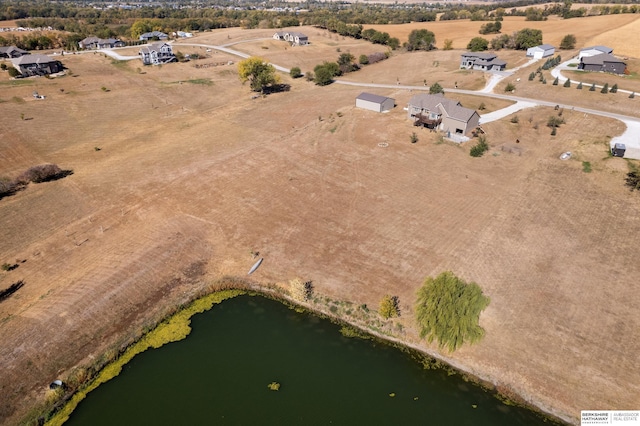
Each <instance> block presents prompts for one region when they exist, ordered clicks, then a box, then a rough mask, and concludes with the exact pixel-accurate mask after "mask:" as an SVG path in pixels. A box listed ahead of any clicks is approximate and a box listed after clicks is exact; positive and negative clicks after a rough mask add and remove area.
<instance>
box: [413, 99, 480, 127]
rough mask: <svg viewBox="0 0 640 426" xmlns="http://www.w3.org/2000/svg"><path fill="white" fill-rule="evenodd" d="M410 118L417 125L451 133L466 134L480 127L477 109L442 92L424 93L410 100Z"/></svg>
mask: <svg viewBox="0 0 640 426" xmlns="http://www.w3.org/2000/svg"><path fill="white" fill-rule="evenodd" d="M407 114H408V118H409V119H410V120H412V121H413V124H414V125H415V126H423V127H427V128H429V129H433V130H441V131H443V132H446V133H447V134H449V135H457V136H464V135H466V134H467V133H469V132H471V131H472V130H474V129H475V128H476V127H478V123H479V122H480V115H479V114H478V113H477V111H475V110H473V109H470V108H465V107H463V106H462V105H461V104H460V102H458V101H456V100H453V99H447V98H445V97H444V96H443V95H442V94H437V95H429V94H426V93H422V94H419V95H415V96H413V97H412V98H411V99H410V100H409V105H408V108H407Z"/></svg>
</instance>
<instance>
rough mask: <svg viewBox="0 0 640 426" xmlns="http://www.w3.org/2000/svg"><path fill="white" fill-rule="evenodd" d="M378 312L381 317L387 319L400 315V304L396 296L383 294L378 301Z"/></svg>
mask: <svg viewBox="0 0 640 426" xmlns="http://www.w3.org/2000/svg"><path fill="white" fill-rule="evenodd" d="M378 313H379V314H380V316H382V318H384V319H389V318H395V317H399V316H400V306H399V300H398V296H389V295H385V296H384V297H383V298H382V300H381V301H380V309H379V310H378Z"/></svg>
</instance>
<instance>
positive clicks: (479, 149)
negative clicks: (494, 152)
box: [469, 136, 489, 157]
mask: <svg viewBox="0 0 640 426" xmlns="http://www.w3.org/2000/svg"><path fill="white" fill-rule="evenodd" d="M488 150H489V145H488V144H487V138H486V137H485V136H480V137H479V138H478V143H477V144H475V145H474V146H472V147H471V151H469V155H471V156H472V157H482V156H483V155H484V153H485V152H487V151H488Z"/></svg>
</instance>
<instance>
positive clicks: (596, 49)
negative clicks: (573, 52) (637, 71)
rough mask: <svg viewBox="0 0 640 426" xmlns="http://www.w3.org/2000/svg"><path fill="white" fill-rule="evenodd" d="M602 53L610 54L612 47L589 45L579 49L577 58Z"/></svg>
mask: <svg viewBox="0 0 640 426" xmlns="http://www.w3.org/2000/svg"><path fill="white" fill-rule="evenodd" d="M602 53H606V54H609V55H611V54H612V53H613V49H612V48H610V47H607V46H591V47H585V48H583V49H580V53H578V60H580V59H582V58H584V57H587V56H596V55H600V54H602Z"/></svg>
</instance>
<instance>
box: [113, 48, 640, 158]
mask: <svg viewBox="0 0 640 426" xmlns="http://www.w3.org/2000/svg"><path fill="white" fill-rule="evenodd" d="M255 40H263V39H252V40H244V41H240V42H235V43H229V44H227V45H223V46H215V45H209V44H201V43H177V44H176V45H182V46H195V47H204V48H207V49H215V50H219V51H221V52H225V53H228V54H230V55H234V56H239V57H241V58H249V57H250V56H251V55H249V54H246V53H243V52H239V51H237V50H235V49H230V48H229V47H227V46H231V45H233V44H239V43H244V42H249V41H255ZM102 51H103V52H104V53H106V54H108V55H109V54H110V53H108V49H104V50H102ZM118 56H120V55H118ZM114 57H115V56H114ZM122 58H127V59H132V58H137V57H122ZM574 61H575V59H570V60H568V61H565V62H563V63H562V64H560V65H559V66H558V67H557V68H554V69H553V70H551V75H553V76H554V77H558V81H560V82H564V81H566V80H567V78H566V77H564V76H562V74H561V71H562V70H563V69H569V67H568V66H567V65H568V64H569V63H571V62H574ZM534 62H536V60H535V59H532V60H530V61H528V62H527V63H526V64H523V65H521V66H519V67H517V68H514V69H513V70H511V71H512V72H513V71H516V70H518V69H520V68H523V67H526V66H528V65H531V64H532V63H534ZM271 65H273V67H274V68H275V69H277V70H278V71H281V72H285V73H288V72H290V70H289V68H285V67H283V66H280V65H276V64H271ZM507 75H510V74H502V73H495V74H494V75H493V76H492V77H491V79H490V80H489V83H488V84H487V86H485V87H484V88H483V89H481V90H479V91H475V90H462V89H446V92H451V93H461V94H466V95H474V96H484V97H488V98H495V99H505V100H509V101H513V102H515V104H514V105H510V106H508V107H506V108H503V109H500V110H498V111H493V112H490V113H488V114H484V115H481V116H480V123H489V122H491V121H496V120H500V119H502V118H504V117H507V116H509V115H510V114H513V113H514V112H517V111H520V110H522V109H525V108H532V107H536V106H548V107H555V106H556V105H558V106H559V107H560V108H564V109H571V110H573V111H580V112H583V113H585V114H591V115H597V116H600V117H607V118H614V119H616V120H620V121H622V122H623V123H625V125H626V126H627V130H626V131H625V132H624V133H623V134H622V135H620V136H617V137H615V138H613V139H611V141H610V145H611V146H612V147H613V145H614V144H615V143H624V144H625V145H626V147H627V151H626V153H625V158H634V159H639V160H640V136H639V134H640V118H639V117H634V116H630V115H623V114H617V113H613V112H607V111H600V110H596V109H591V108H584V107H580V106H576V105H570V104H564V103H558V102H550V101H544V100H540V99H531V98H521V97H519V96H512V95H503V94H497V93H492V91H493V88H494V87H495V85H496V84H497V83H498V82H499V81H500V80H502V79H503V78H504V77H506V76H507ZM334 82H335V83H337V84H343V85H347V86H359V87H378V88H389V89H406V90H420V91H426V90H429V88H428V87H426V86H406V85H398V84H377V83H359V82H352V81H345V80H335V81H334ZM619 91H620V92H627V93H631V92H629V91H625V90H619Z"/></svg>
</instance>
